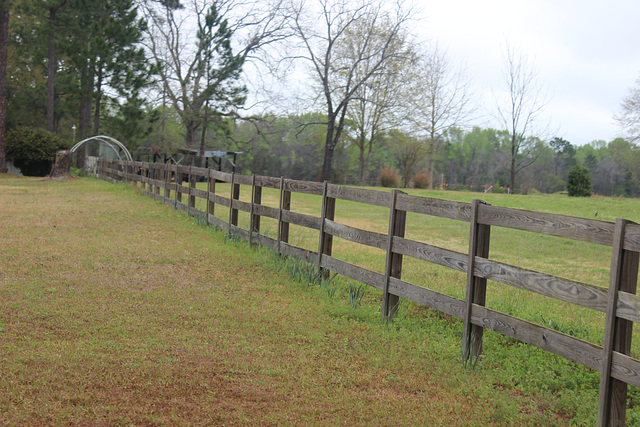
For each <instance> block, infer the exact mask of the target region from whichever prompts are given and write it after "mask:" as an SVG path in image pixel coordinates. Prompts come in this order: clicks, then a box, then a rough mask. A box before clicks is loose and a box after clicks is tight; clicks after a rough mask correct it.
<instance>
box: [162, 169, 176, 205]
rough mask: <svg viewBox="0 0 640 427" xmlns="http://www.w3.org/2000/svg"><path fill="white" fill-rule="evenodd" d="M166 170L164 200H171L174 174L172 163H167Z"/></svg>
mask: <svg viewBox="0 0 640 427" xmlns="http://www.w3.org/2000/svg"><path fill="white" fill-rule="evenodd" d="M165 167H166V168H167V169H166V172H165V177H164V199H165V200H164V202H165V203H167V201H169V200H171V177H172V175H174V173H173V171H172V168H171V165H169V164H166V163H165Z"/></svg>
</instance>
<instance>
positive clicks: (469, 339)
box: [462, 199, 491, 362]
mask: <svg viewBox="0 0 640 427" xmlns="http://www.w3.org/2000/svg"><path fill="white" fill-rule="evenodd" d="M481 204H486V203H484V202H483V201H481V200H477V199H474V200H473V202H472V203H471V218H470V221H469V222H470V227H469V228H470V231H469V258H468V263H467V294H466V304H465V312H464V329H463V333H462V355H463V359H464V361H465V362H468V361H472V360H473V358H477V357H478V356H479V355H480V353H481V352H482V331H483V330H482V327H481V326H478V325H473V324H471V312H472V310H473V305H474V304H477V305H484V304H485V300H486V295H487V279H484V278H481V277H477V276H476V275H475V273H474V270H475V264H476V256H479V257H482V258H488V257H489V241H490V232H491V228H490V227H489V226H488V225H483V224H479V223H478V210H479V207H480V205H481Z"/></svg>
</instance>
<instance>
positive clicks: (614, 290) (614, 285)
mask: <svg viewBox="0 0 640 427" xmlns="http://www.w3.org/2000/svg"><path fill="white" fill-rule="evenodd" d="M627 223H628V222H627V221H626V220H624V219H620V218H618V219H617V220H616V227H615V234H614V237H613V244H612V251H611V269H610V276H609V294H608V301H607V320H606V324H605V336H604V345H603V349H602V353H603V354H602V369H601V370H600V396H599V400H598V425H599V426H603V427H604V426H609V425H611V426H624V425H625V421H626V404H627V383H625V382H623V381H619V380H617V379H615V378H612V377H611V362H612V360H613V353H614V352H618V353H622V354H625V355H628V354H629V352H630V350H631V334H632V330H633V322H632V321H630V320H625V319H621V318H618V317H617V308H618V292H619V291H623V292H627V293H630V294H635V293H636V288H637V284H638V263H639V253H638V252H632V251H628V250H625V249H624V239H625V227H626V225H627Z"/></svg>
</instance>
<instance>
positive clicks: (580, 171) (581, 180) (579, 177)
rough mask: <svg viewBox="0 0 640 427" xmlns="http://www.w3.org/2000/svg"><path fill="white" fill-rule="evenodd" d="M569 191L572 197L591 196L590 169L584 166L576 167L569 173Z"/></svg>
mask: <svg viewBox="0 0 640 427" xmlns="http://www.w3.org/2000/svg"><path fill="white" fill-rule="evenodd" d="M567 191H568V192H569V196H571V197H589V196H591V175H590V174H589V169H587V168H585V167H584V166H580V165H575V166H574V167H572V168H571V170H570V171H569V179H568V180H567Z"/></svg>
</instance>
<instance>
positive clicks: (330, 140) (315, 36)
mask: <svg viewBox="0 0 640 427" xmlns="http://www.w3.org/2000/svg"><path fill="white" fill-rule="evenodd" d="M313 6H317V11H315V12H310V10H311V9H312V7H313ZM409 16H410V13H409V12H408V11H406V10H404V8H403V7H402V4H401V3H396V4H394V5H393V6H392V8H391V9H390V10H387V9H385V7H384V2H382V1H381V0H377V1H372V2H368V1H363V0H355V1H352V0H337V1H329V0H317V2H316V3H314V4H313V5H311V6H310V5H309V4H307V3H306V2H304V1H301V2H300V3H298V4H296V5H294V6H292V12H291V22H292V29H293V30H294V32H295V34H296V35H297V37H298V39H299V40H300V41H301V42H302V53H301V54H300V55H299V57H300V58H302V59H305V60H306V61H307V62H308V63H309V64H310V66H311V67H310V68H311V74H312V76H313V78H314V80H315V81H316V82H317V84H318V88H319V94H320V97H321V98H323V101H324V104H325V108H326V110H325V111H326V115H327V123H326V125H327V134H326V139H325V146H324V159H323V166H322V175H321V179H322V180H328V179H330V176H331V162H332V159H333V153H334V150H335V148H336V146H337V145H338V142H339V141H340V138H341V136H342V132H343V130H344V126H345V118H346V115H347V110H348V107H349V103H350V102H351V101H352V100H353V99H354V97H355V96H356V93H357V92H358V91H359V90H361V89H362V88H363V86H364V85H366V84H368V83H370V82H371V81H372V80H373V79H374V78H375V76H377V75H379V74H380V73H382V72H383V71H384V69H385V67H386V66H387V64H389V62H390V61H393V60H394V59H396V58H399V57H402V56H403V55H404V52H403V51H402V50H398V49H397V46H398V39H399V38H400V37H401V35H402V33H403V27H404V24H405V23H406V22H407V21H408V20H409ZM351 33H354V34H358V35H359V37H358V38H352V40H351V42H350V43H353V46H352V47H351V48H350V49H341V46H344V44H343V43H346V42H343V41H344V40H345V39H348V38H349V37H350V34H351Z"/></svg>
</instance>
